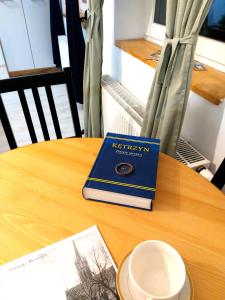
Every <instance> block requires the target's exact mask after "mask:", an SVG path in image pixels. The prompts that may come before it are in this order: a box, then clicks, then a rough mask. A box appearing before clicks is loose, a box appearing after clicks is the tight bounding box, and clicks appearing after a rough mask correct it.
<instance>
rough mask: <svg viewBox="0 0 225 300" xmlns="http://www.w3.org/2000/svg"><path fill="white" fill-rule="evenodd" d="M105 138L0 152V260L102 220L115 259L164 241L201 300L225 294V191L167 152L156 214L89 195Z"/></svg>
mask: <svg viewBox="0 0 225 300" xmlns="http://www.w3.org/2000/svg"><path fill="white" fill-rule="evenodd" d="M101 143H102V140H101V139H66V140H58V141H51V142H44V143H39V144H36V145H31V146H28V147H23V148H19V149H16V150H13V151H11V152H8V153H5V154H2V155H0V263H1V264H3V263H5V262H7V261H10V260H12V259H14V258H17V257H19V256H22V255H25V254H27V253H29V252H31V251H34V250H37V249H39V248H41V247H43V246H46V245H49V244H51V243H54V242H56V241H58V240H61V239H63V238H65V237H68V236H70V235H72V234H75V233H77V232H79V231H81V230H83V229H86V228H88V227H90V226H92V225H94V224H96V225H98V227H99V229H100V231H101V233H102V235H103V237H104V239H105V241H106V244H107V245H108V247H109V249H110V251H111V253H112V256H113V258H114V259H115V262H116V263H117V264H118V263H119V262H120V261H121V260H122V258H123V257H124V256H125V255H126V254H127V253H128V252H129V251H130V250H131V249H132V248H133V247H134V246H135V245H136V244H138V243H139V242H141V241H143V240H147V239H160V240H164V241H166V242H168V243H170V244H171V245H173V246H174V247H176V248H177V250H178V251H179V252H180V253H181V255H182V256H183V258H184V260H185V262H186V265H187V267H188V269H189V272H190V274H191V277H192V280H193V284H194V290H195V299H199V300H200V299H201V300H217V299H218V300H222V299H225V196H224V194H222V192H220V191H219V190H217V189H216V188H215V187H214V186H213V185H212V184H211V183H209V182H208V181H207V180H205V179H204V178H203V177H201V176H200V175H198V174H197V173H195V172H194V171H192V170H190V169H188V168H187V167H186V166H184V165H182V164H181V163H179V162H177V161H176V160H174V159H172V158H170V157H168V156H166V155H163V154H161V155H160V160H159V170H158V182H157V195H156V199H155V201H154V211H153V212H148V211H141V210H137V209H131V208H125V207H120V206H115V205H109V204H103V203H97V202H92V201H87V200H84V199H83V197H82V193H81V189H82V186H83V184H84V182H85V179H86V177H87V175H88V173H89V171H90V168H91V166H92V164H93V162H94V160H95V157H96V154H97V153H98V150H99V148H100V146H101Z"/></svg>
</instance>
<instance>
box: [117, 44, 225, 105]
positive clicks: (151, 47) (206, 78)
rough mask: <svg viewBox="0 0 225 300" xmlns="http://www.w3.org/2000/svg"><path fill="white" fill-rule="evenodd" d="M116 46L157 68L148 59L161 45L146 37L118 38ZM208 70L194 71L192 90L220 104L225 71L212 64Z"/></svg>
mask: <svg viewBox="0 0 225 300" xmlns="http://www.w3.org/2000/svg"><path fill="white" fill-rule="evenodd" d="M116 46H117V47H118V48H120V49H122V50H123V51H125V52H127V53H129V54H131V55H132V56H134V57H136V58H138V59H140V60H141V61H142V62H144V63H145V64H147V65H149V66H151V67H153V68H156V67H157V63H156V62H155V61H152V60H149V59H147V58H148V57H149V55H150V54H152V53H154V52H156V51H158V50H161V46H159V45H157V44H155V43H152V42H149V41H147V40H144V39H135V40H118V41H116ZM204 66H205V67H206V71H195V70H193V72H192V85H191V90H192V91H193V92H195V93H196V94H198V95H200V96H202V97H203V98H205V99H206V100H208V101H210V102H211V103H213V104H216V105H218V104H220V103H221V102H222V101H223V100H224V99H225V73H223V72H221V71H218V70H216V69H214V68H211V67H210V66H207V65H205V64H204Z"/></svg>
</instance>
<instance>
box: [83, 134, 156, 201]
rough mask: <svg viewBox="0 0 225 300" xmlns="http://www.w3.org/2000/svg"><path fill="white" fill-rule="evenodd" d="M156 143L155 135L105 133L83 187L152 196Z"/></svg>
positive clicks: (144, 196)
mask: <svg viewBox="0 0 225 300" xmlns="http://www.w3.org/2000/svg"><path fill="white" fill-rule="evenodd" d="M159 147H160V141H159V139H150V138H144V137H137V136H129V135H122V134H115V133H107V135H106V138H105V140H104V142H103V145H102V147H101V150H100V152H99V154H98V157H97V159H96V161H95V163H94V166H93V168H92V170H91V172H90V175H89V177H88V179H87V181H86V184H85V186H84V188H85V187H88V188H92V189H97V190H102V191H108V192H112V193H119V194H125V195H130V196H137V197H141V198H147V199H149V200H153V199H154V198H155V191H156V177H157V165H158V154H159ZM123 173H125V174H123ZM91 200H97V199H91ZM127 205H128V206H129V203H127Z"/></svg>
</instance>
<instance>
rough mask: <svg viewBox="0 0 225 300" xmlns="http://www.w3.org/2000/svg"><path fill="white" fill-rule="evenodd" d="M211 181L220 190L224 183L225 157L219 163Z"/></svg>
mask: <svg viewBox="0 0 225 300" xmlns="http://www.w3.org/2000/svg"><path fill="white" fill-rule="evenodd" d="M211 182H212V183H213V184H214V185H215V186H216V187H218V189H220V190H222V188H223V187H224V185H225V158H224V159H223V161H222V163H221V165H220V166H219V168H218V170H217V171H216V173H215V175H214V176H213V178H212V180H211Z"/></svg>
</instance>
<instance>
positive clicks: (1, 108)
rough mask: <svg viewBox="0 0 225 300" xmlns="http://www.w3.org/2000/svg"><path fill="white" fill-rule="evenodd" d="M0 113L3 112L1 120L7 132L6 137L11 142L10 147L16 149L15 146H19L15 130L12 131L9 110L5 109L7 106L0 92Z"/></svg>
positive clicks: (0, 115)
mask: <svg viewBox="0 0 225 300" xmlns="http://www.w3.org/2000/svg"><path fill="white" fill-rule="evenodd" d="M0 113H1V114H0V117H1V121H2V127H3V129H4V131H5V132H7V134H6V138H7V141H8V143H9V147H10V148H11V149H15V148H17V144H16V140H15V137H14V135H13V131H12V128H11V125H10V122H9V119H8V115H7V112H6V110H5V106H4V103H3V100H2V96H1V94H0Z"/></svg>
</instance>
